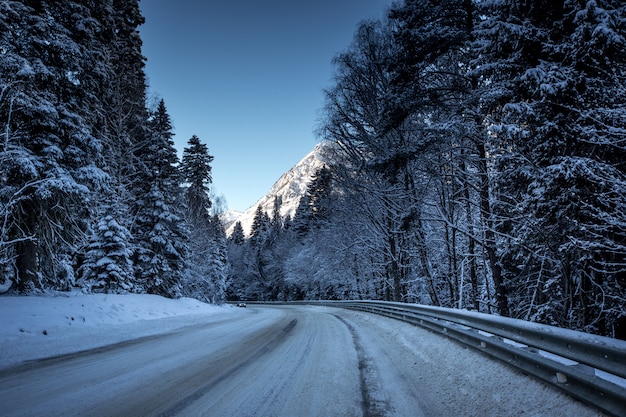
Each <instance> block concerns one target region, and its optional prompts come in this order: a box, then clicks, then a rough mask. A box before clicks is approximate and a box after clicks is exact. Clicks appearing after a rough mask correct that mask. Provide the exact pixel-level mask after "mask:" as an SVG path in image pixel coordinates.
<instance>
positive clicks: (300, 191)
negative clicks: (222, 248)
mask: <svg viewBox="0 0 626 417" xmlns="http://www.w3.org/2000/svg"><path fill="white" fill-rule="evenodd" d="M330 147H332V144H331V143H329V142H322V143H319V144H317V145H316V146H315V148H313V150H312V151H311V152H309V153H308V154H307V155H306V156H305V157H304V158H302V159H301V160H300V162H298V163H297V164H296V165H294V166H293V168H291V169H290V170H289V171H287V172H285V173H284V174H283V175H282V176H281V177H280V178H279V179H278V181H276V182H275V183H274V185H273V186H272V188H270V190H269V191H268V193H267V194H265V195H264V196H263V197H261V198H260V199H259V201H257V202H256V204H254V205H253V206H251V207H249V208H248V209H247V210H246V211H244V212H243V213H241V212H237V211H234V210H229V211H227V212H226V213H225V214H224V215H223V216H222V221H223V222H224V225H225V228H226V234H227V235H228V236H230V234H231V233H232V231H233V228H234V226H235V223H237V222H238V221H239V222H241V226H242V227H243V231H244V233H245V234H246V236H249V235H250V228H251V227H252V222H253V221H254V215H255V213H256V210H257V207H258V206H259V205H260V206H261V208H262V209H263V211H264V212H266V213H268V214H269V215H270V216H271V215H272V211H273V210H274V199H275V198H276V197H280V198H281V199H282V205H281V209H280V216H281V217H282V218H283V219H286V218H287V217H293V215H294V214H295V212H296V208H297V207H298V204H299V203H300V197H302V196H303V195H304V193H305V192H306V189H307V186H308V184H309V182H310V181H311V178H312V176H313V174H314V173H315V171H317V170H318V169H319V168H321V167H323V166H324V165H325V164H326V163H327V162H328V161H329V158H330Z"/></svg>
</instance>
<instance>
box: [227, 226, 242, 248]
mask: <svg viewBox="0 0 626 417" xmlns="http://www.w3.org/2000/svg"><path fill="white" fill-rule="evenodd" d="M245 241H246V235H245V234H244V233H243V226H242V225H241V222H240V221H237V222H236V223H235V226H233V231H232V233H231V234H230V237H229V242H231V243H232V244H234V245H239V246H240V245H243V244H244V242H245Z"/></svg>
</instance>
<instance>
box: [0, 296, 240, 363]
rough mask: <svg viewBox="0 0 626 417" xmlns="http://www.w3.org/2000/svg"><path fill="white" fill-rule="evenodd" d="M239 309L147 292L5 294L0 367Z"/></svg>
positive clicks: (1, 312)
mask: <svg viewBox="0 0 626 417" xmlns="http://www.w3.org/2000/svg"><path fill="white" fill-rule="evenodd" d="M233 310H234V309H233V308H232V307H230V306H215V305H210V304H205V303H202V302H200V301H197V300H194V299H190V298H181V299H178V300H171V299H167V298H163V297H159V296H156V295H147V294H141V295H138V294H132V295H131V294H128V295H117V294H93V295H83V294H55V295H54V296H42V297H15V296H0V352H2V355H0V368H3V367H7V366H11V365H15V364H17V363H20V362H23V361H27V360H33V359H41V358H45V357H51V356H57V355H62V354H66V353H73V352H78V351H82V350H87V349H93V348H97V347H101V346H106V345H109V344H113V343H119V342H123V341H126V340H130V339H134V338H137V337H143V336H150V335H154V334H158V333H163V332H167V331H171V330H174V329H177V328H180V327H185V326H190V325H194V324H198V323H200V322H202V321H206V319H207V316H215V315H220V314H229V313H232V311H233Z"/></svg>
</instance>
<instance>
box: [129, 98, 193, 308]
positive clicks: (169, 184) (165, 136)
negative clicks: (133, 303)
mask: <svg viewBox="0 0 626 417" xmlns="http://www.w3.org/2000/svg"><path fill="white" fill-rule="evenodd" d="M148 128H149V132H150V137H149V138H148V139H147V140H146V141H145V142H144V144H143V146H142V147H140V148H139V149H138V150H137V153H136V154H137V157H138V158H139V160H140V161H141V162H142V164H143V165H144V167H145V168H144V169H143V171H142V172H140V174H141V181H137V183H136V187H137V188H136V189H135V191H134V192H135V193H136V197H137V201H136V202H135V206H134V210H135V212H136V216H135V219H136V220H135V222H136V223H135V226H134V229H133V230H131V232H132V233H133V235H134V236H135V238H136V239H137V243H138V247H137V249H135V270H136V276H137V281H138V282H139V283H140V285H143V286H144V288H145V290H146V291H147V292H149V293H153V294H158V295H163V296H166V297H177V296H179V294H180V283H181V279H182V275H183V272H184V269H185V266H186V259H187V251H188V248H187V235H188V231H187V227H186V223H185V220H184V218H183V212H182V207H181V202H180V201H181V200H180V195H181V192H180V175H179V172H178V169H177V167H176V165H177V163H178V157H177V156H176V150H175V149H174V143H173V140H172V137H173V135H174V134H173V133H172V124H171V121H170V116H169V114H168V113H167V109H166V108H165V103H164V101H163V100H161V101H160V103H159V105H158V107H157V109H156V110H155V112H154V113H153V114H152V116H151V118H150V120H149V123H148Z"/></svg>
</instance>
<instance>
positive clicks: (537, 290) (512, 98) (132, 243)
mask: <svg viewBox="0 0 626 417" xmlns="http://www.w3.org/2000/svg"><path fill="white" fill-rule="evenodd" d="M142 23H143V17H142V16H141V13H140V10H139V6H138V0H131V1H121V0H105V1H95V0H84V1H67V2H51V1H43V0H40V1H0V124H1V126H2V133H1V134H2V140H1V141H0V142H1V144H0V159H1V161H0V217H1V219H2V224H1V226H0V270H1V271H2V273H1V274H0V288H1V289H2V290H3V292H10V293H11V292H12V293H20V294H38V293H41V292H46V291H67V290H71V289H76V288H78V289H81V290H82V291H84V292H115V293H125V292H137V293H153V294H159V295H163V296H166V297H180V296H189V297H194V298H198V299H201V300H205V301H209V302H216V303H219V302H222V301H224V300H226V299H228V300H239V299H242V300H284V301H288V300H302V299H379V300H393V301H400V302H411V303H422V304H429V305H436V306H444V307H452V308H463V309H472V310H476V311H481V312H485V313H490V314H499V315H502V316H510V317H516V318H520V319H524V320H530V321H536V322H541V323H547V324H552V325H556V326H560V327H564V328H571V329H576V330H581V331H585V332H590V333H596V334H602V335H607V336H611V337H617V338H626V335H625V333H626V175H625V169H626V165H625V164H626V152H625V151H626V106H625V102H626V101H625V99H626V65H625V64H626V5H625V4H624V3H623V2H622V1H621V0H596V1H594V0H590V1H586V0H585V1H583V0H557V1H544V0H487V1H485V0H444V1H435V0H403V1H398V2H396V3H394V4H393V5H392V6H391V7H390V8H389V9H388V11H387V13H386V16H385V18H384V19H381V20H371V21H363V22H362V23H361V24H360V25H359V26H358V27H357V28H356V30H355V32H354V38H353V41H352V43H351V44H350V45H346V49H345V50H344V51H338V54H337V55H336V57H335V59H334V60H333V68H334V72H333V74H332V75H333V81H332V84H331V86H330V87H329V88H327V89H326V91H325V97H326V98H325V101H324V102H323V103H320V105H321V106H323V108H322V111H321V116H320V118H319V120H318V121H317V126H316V132H317V134H318V136H319V138H320V140H321V141H323V142H324V144H325V146H324V150H325V152H326V153H327V155H326V158H325V159H326V160H327V161H329V162H328V163H327V165H326V166H324V167H323V168H321V169H319V170H318V171H317V172H316V174H315V175H314V176H313V177H312V178H311V180H310V182H309V185H308V189H307V192H306V193H305V195H304V196H303V197H302V198H301V200H300V204H299V207H298V209H297V211H296V213H295V215H294V216H293V218H287V219H284V218H281V216H280V215H279V213H280V207H281V204H282V201H281V200H280V199H278V198H277V199H276V200H275V202H274V210H273V211H272V212H271V213H265V212H263V210H261V209H260V208H259V210H257V213H256V216H255V220H254V224H253V226H252V230H251V231H250V233H249V235H246V234H245V233H244V231H243V229H242V227H241V224H238V225H236V227H235V230H234V231H233V233H232V234H231V235H230V236H228V237H227V236H226V235H225V232H224V227H223V225H222V223H221V222H220V219H219V213H217V210H214V207H212V205H213V204H212V201H211V197H210V196H211V193H210V184H211V180H212V178H211V163H212V161H213V156H211V155H209V152H208V147H207V146H206V145H205V144H203V143H202V142H201V140H200V139H199V138H197V137H195V136H194V137H192V138H190V139H189V142H188V146H187V147H186V148H185V149H184V151H183V156H182V158H181V159H180V160H179V158H178V157H177V153H176V150H175V149H174V146H173V141H172V137H173V129H172V123H171V120H170V117H169V115H168V113H167V108H166V106H165V102H164V101H163V100H161V101H160V102H158V103H148V100H147V98H146V80H145V73H144V62H145V58H144V57H143V56H142V52H141V38H140V36H139V33H138V27H139V26H140V25H141V24H142ZM209 139H213V138H209ZM218 157H219V156H218Z"/></svg>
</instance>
